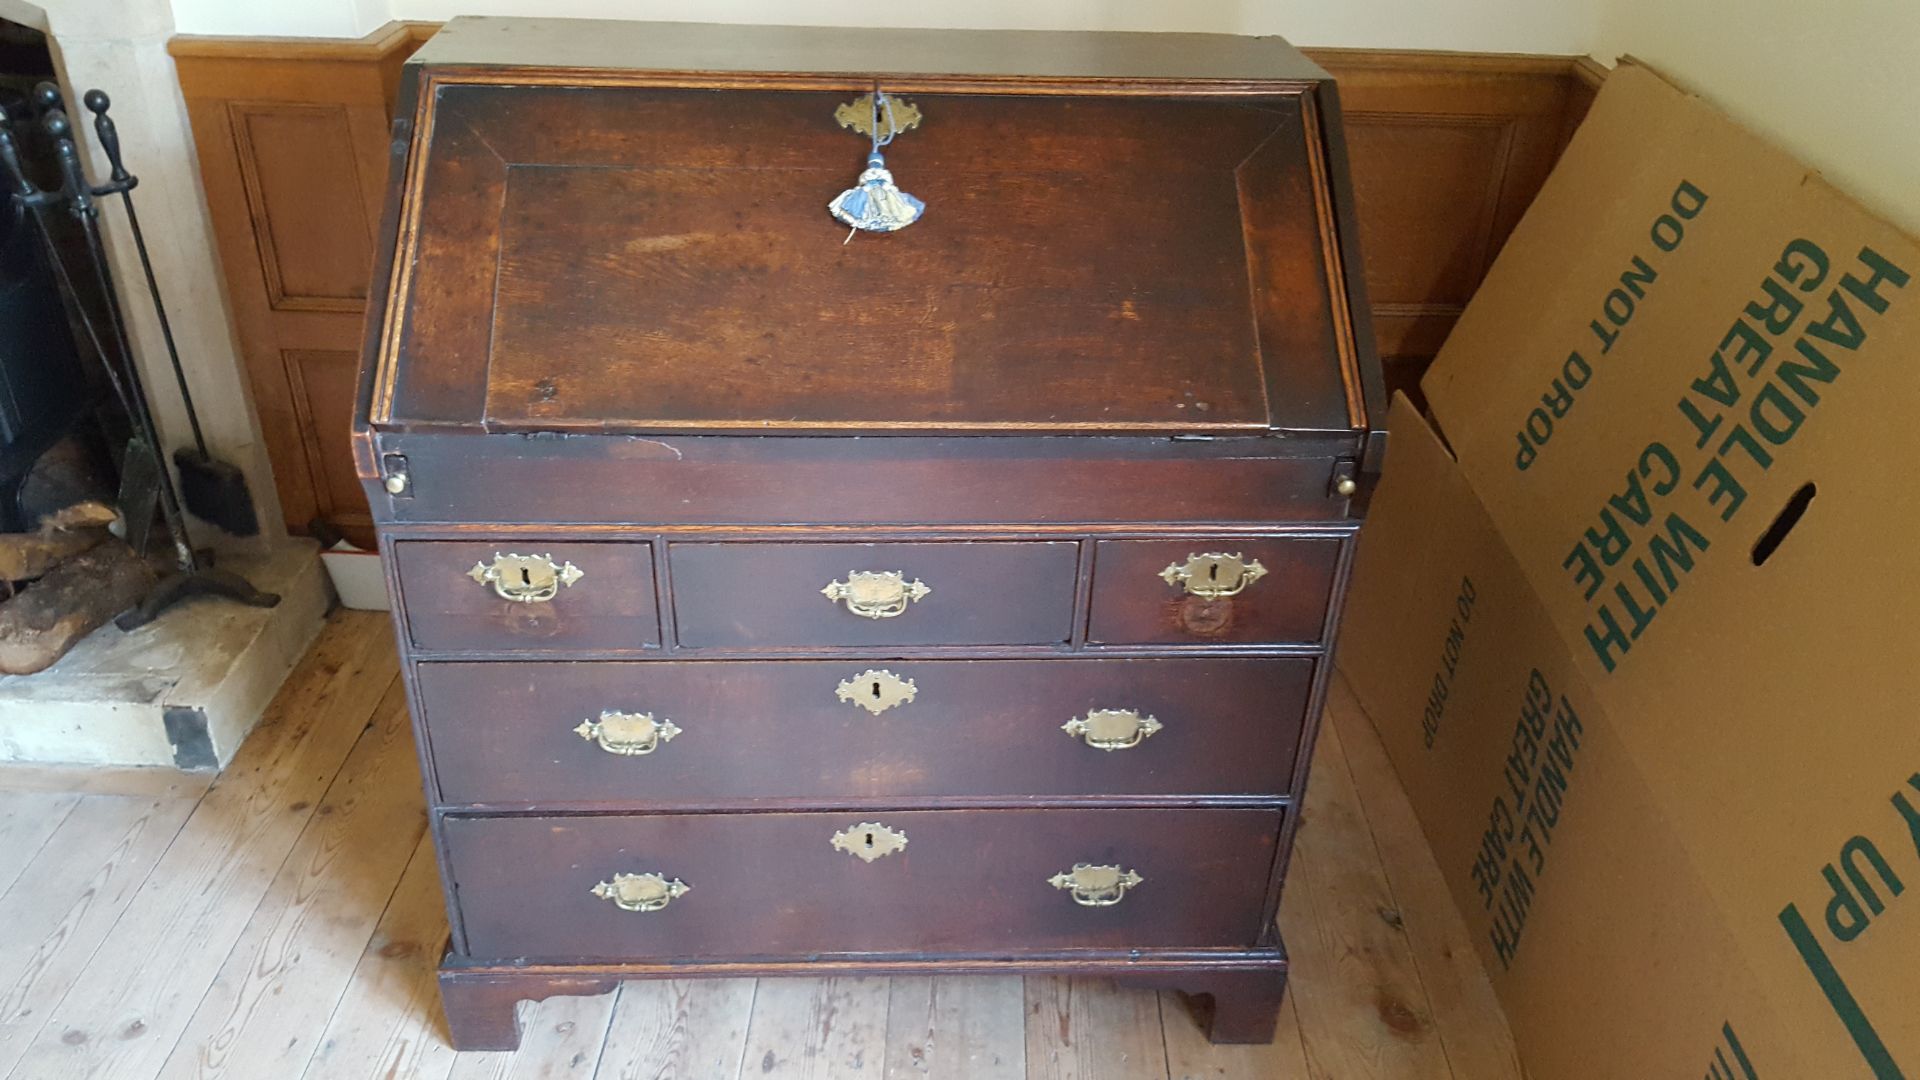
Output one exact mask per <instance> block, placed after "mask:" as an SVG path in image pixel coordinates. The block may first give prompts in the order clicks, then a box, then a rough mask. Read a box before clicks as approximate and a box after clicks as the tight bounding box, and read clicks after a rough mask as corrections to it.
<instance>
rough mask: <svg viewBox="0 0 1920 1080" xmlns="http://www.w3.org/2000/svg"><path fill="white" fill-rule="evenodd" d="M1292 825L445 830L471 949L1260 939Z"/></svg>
mask: <svg viewBox="0 0 1920 1080" xmlns="http://www.w3.org/2000/svg"><path fill="white" fill-rule="evenodd" d="M1280 822H1281V814H1280V813H1279V812H1277V811H1263V810H1176V811H1165V810H1024V809H1023V810H918V811H898V812H891V811H889V812H875V813H865V814H859V813H856V814H845V813H809V814H758V813H756V814H663V815H656V816H624V817H622V816H608V817H514V818H484V817H468V818H461V817H455V818H449V819H447V821H446V822H445V824H444V825H443V830H444V832H443V837H444V841H445V844H446V857H447V862H448V871H449V873H450V876H451V878H452V881H453V887H454V889H455V890H456V893H457V895H458V897H459V906H460V915H461V919H462V922H463V923H464V925H465V928H466V935H467V952H468V955H470V956H472V957H474V958H476V959H507V958H513V959H516V960H518V959H526V960H529V961H559V960H620V959H650V958H695V957H714V956H734V957H741V956H766V957H776V956H805V955H813V954H820V953H956V952H1007V951H1026V950H1042V949H1072V948H1104V949H1135V948H1182V947H1191V948H1207V947H1227V948H1234V947H1240V948H1245V947H1251V946H1252V945H1254V944H1255V943H1256V941H1257V939H1258V938H1259V936H1260V931H1261V929H1262V927H1261V925H1260V924H1261V918H1260V916H1261V912H1262V908H1263V906H1264V902H1265V899H1266V893H1267V881H1268V874H1269V872H1270V870H1271V868H1272V865H1273V853H1274V845H1275V842H1276V840H1277V838H1278V836H1279V832H1280ZM901 837H904V838H905V843H904V845H901V844H900V843H899V838H901ZM1077 865H1084V866H1086V867H1088V868H1089V869H1087V870H1083V871H1081V872H1080V873H1079V875H1078V876H1077V877H1076V876H1075V867H1076V866H1077ZM1094 867H1111V868H1112V869H1111V870H1110V871H1108V872H1107V873H1106V874H1105V875H1102V874H1101V873H1100V872H1099V871H1097V870H1094V869H1091V868H1094ZM624 875H631V876H624ZM649 875H652V877H649ZM1116 878H1117V879H1118V880H1115V879H1116ZM1076 887H1077V889H1078V891H1076Z"/></svg>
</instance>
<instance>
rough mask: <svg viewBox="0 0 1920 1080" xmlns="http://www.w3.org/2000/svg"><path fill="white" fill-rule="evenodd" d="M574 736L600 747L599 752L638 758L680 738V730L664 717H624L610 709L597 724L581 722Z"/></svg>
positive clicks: (631, 715)
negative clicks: (677, 737)
mask: <svg viewBox="0 0 1920 1080" xmlns="http://www.w3.org/2000/svg"><path fill="white" fill-rule="evenodd" d="M573 733H574V734H575V735H578V736H580V737H581V738H583V739H586V740H587V741H589V742H596V743H599V744H600V749H602V750H605V751H606V752H607V753H609V754H624V755H627V756H638V755H641V754H651V753H653V752H654V751H655V750H658V749H660V744H661V743H669V742H672V741H673V737H674V736H675V735H678V734H680V728H679V727H678V726H677V725H675V724H674V722H673V721H671V720H669V719H667V718H666V717H664V716H663V717H661V718H660V719H658V720H655V719H654V718H653V714H652V713H644V712H643V713H624V712H614V711H613V710H611V709H609V710H607V711H606V712H603V713H601V714H600V719H598V720H582V721H580V726H579V727H577V728H574V729H573Z"/></svg>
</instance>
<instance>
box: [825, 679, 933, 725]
mask: <svg viewBox="0 0 1920 1080" xmlns="http://www.w3.org/2000/svg"><path fill="white" fill-rule="evenodd" d="M914 693H915V687H914V685H913V680H912V679H907V678H902V677H901V676H899V675H895V674H894V673H893V672H891V671H879V670H875V669H872V668H869V669H867V670H866V671H863V672H861V673H860V674H858V675H855V676H853V677H852V678H850V679H842V680H840V685H839V686H837V687H835V688H834V691H833V694H834V696H835V697H837V698H839V699H840V700H841V701H844V702H846V703H847V704H849V705H853V706H856V707H858V708H862V709H865V710H867V711H868V712H870V713H872V714H873V715H875V716H879V715H880V714H881V713H883V712H886V711H887V710H888V709H891V708H893V707H895V706H897V705H905V704H906V703H907V702H909V701H912V700H913V695H914Z"/></svg>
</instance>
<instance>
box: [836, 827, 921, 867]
mask: <svg viewBox="0 0 1920 1080" xmlns="http://www.w3.org/2000/svg"><path fill="white" fill-rule="evenodd" d="M831 843H832V844H833V847H834V849H835V850H837V851H844V852H846V853H847V854H849V855H852V856H853V857H854V858H856V859H859V860H860V861H861V862H867V863H870V862H872V861H873V860H875V859H880V858H885V857H886V856H888V855H891V854H893V853H894V852H896V851H899V850H901V849H902V848H905V847H906V846H907V834H906V833H903V832H900V831H899V830H897V829H889V828H887V827H886V826H885V825H882V824H880V823H879V822H877V821H863V822H861V823H860V824H858V825H855V826H854V827H853V828H851V829H842V830H840V831H839V832H837V833H834V834H833V839H832V841H831Z"/></svg>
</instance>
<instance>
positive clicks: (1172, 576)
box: [1160, 551, 1267, 600]
mask: <svg viewBox="0 0 1920 1080" xmlns="http://www.w3.org/2000/svg"><path fill="white" fill-rule="evenodd" d="M1265 576H1267V568H1266V567H1264V566H1262V565H1260V560H1259V559H1249V558H1247V557H1246V556H1244V555H1241V554H1240V553H1239V552H1235V553H1233V554H1231V555H1228V554H1225V553H1223V552H1217V551H1213V552H1208V553H1207V554H1205V555H1189V556H1187V561H1186V562H1184V563H1173V564H1171V565H1169V566H1168V567H1167V568H1166V569H1165V570H1162V571H1160V579H1161V580H1162V581H1165V582H1166V583H1167V584H1168V585H1172V586H1175V587H1176V588H1185V589H1186V591H1187V594H1188V595H1189V596H1199V597H1203V598H1205V599H1208V600H1217V599H1220V598H1222V597H1227V596H1236V595H1238V594H1239V593H1240V592H1241V591H1242V590H1244V589H1245V588H1246V587H1247V586H1249V585H1251V584H1253V583H1254V582H1256V581H1259V580H1260V579H1261V578H1263V577H1265Z"/></svg>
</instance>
